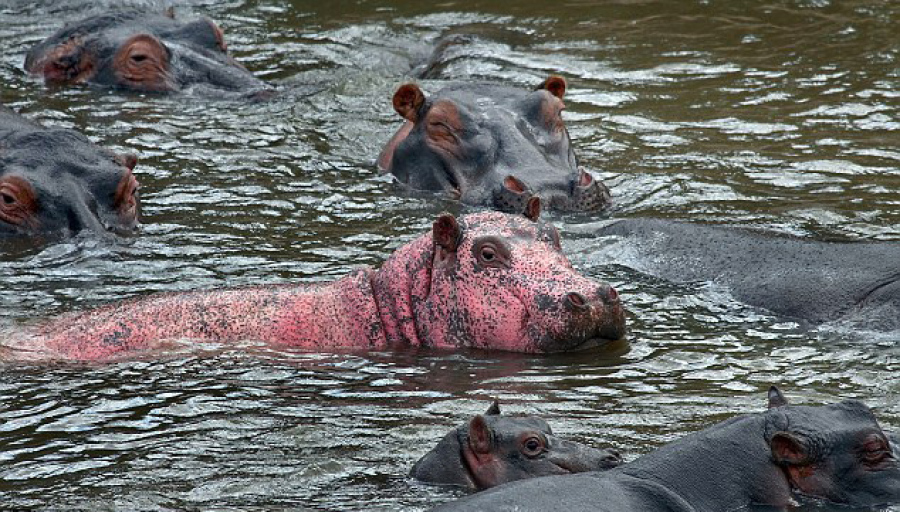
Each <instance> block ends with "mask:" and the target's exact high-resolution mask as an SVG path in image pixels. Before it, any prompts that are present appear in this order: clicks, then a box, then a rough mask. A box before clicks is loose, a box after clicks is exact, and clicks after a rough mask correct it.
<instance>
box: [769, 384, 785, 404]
mask: <svg viewBox="0 0 900 512" xmlns="http://www.w3.org/2000/svg"><path fill="white" fill-rule="evenodd" d="M785 405H788V400H787V398H786V397H785V396H784V394H783V393H782V392H781V390H780V389H778V387H776V386H772V387H770V388H769V409H774V408H776V407H783V406H785Z"/></svg>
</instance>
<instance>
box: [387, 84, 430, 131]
mask: <svg viewBox="0 0 900 512" xmlns="http://www.w3.org/2000/svg"><path fill="white" fill-rule="evenodd" d="M393 103H394V110H396V111H397V113H398V114H400V115H401V116H402V117H403V118H404V119H407V120H409V121H412V122H416V120H417V119H418V118H419V109H420V108H422V105H424V104H425V94H424V93H423V92H422V89H419V86H418V85H416V84H404V85H401V86H400V88H399V89H397V92H395V93H394V100H393Z"/></svg>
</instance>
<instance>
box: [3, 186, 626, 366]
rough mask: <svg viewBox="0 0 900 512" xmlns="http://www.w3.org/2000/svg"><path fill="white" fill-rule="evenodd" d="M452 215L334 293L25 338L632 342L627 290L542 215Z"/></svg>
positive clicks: (241, 297) (198, 298)
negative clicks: (571, 253) (589, 270)
mask: <svg viewBox="0 0 900 512" xmlns="http://www.w3.org/2000/svg"><path fill="white" fill-rule="evenodd" d="M529 205H530V206H531V207H530V208H529V210H527V211H526V213H527V215H528V217H527V218H526V217H525V216H522V215H511V214H502V213H499V212H483V213H479V214H472V215H468V216H465V217H463V218H461V219H460V220H459V221H457V219H456V218H454V217H453V216H452V215H450V214H444V215H441V216H440V217H439V218H438V219H437V220H436V221H435V223H434V227H433V230H432V232H430V233H428V234H426V235H423V236H421V237H419V238H418V239H416V240H415V241H413V242H411V243H409V244H407V245H405V246H403V247H401V248H400V249H398V250H397V251H396V252H395V253H394V254H393V255H392V256H391V257H390V258H389V259H388V260H387V261H386V262H385V264H384V265H383V266H382V267H381V268H380V269H379V270H373V269H372V268H368V267H364V268H362V269H360V270H357V271H356V272H353V273H352V274H350V275H348V276H347V277H344V278H343V279H340V280H338V281H335V282H333V283H330V284H327V285H313V286H306V285H276V286H258V287H250V288H232V289H221V290H206V291H195V292H184V293H171V294H163V295H155V296H150V297H147V298H144V299H137V300H131V301H127V302H124V303H121V304H115V305H111V306H107V307H105V308H100V309H97V310H93V311H88V312H85V313H81V314H74V315H70V316H65V317H62V318H59V319H57V320H54V321H51V322H49V323H47V324H44V325H42V326H39V327H38V328H37V329H36V330H35V331H33V332H29V333H23V334H22V335H20V336H17V337H16V340H18V341H17V342H14V343H10V344H9V345H10V346H13V347H16V349H17V350H19V353H20V354H23V357H26V356H28V355H29V354H33V355H34V356H35V357H49V358H67V359H83V360H92V359H104V358H109V357H113V356H116V355H123V354H126V353H128V352H129V351H134V350H139V349H148V348H154V347H156V346H157V345H158V344H159V342H160V341H164V340H198V341H202V340H206V341H215V342H228V341H238V340H257V341H263V342H266V343H269V344H272V345H278V346H290V347H300V348H310V349H328V348H340V347H344V348H352V347H355V348H363V349H365V348H386V347H392V346H409V345H413V346H419V345H424V346H433V347H438V348H459V347H472V348H483V349H497V350H508V351H517V352H558V351H567V350H575V349H579V348H583V347H586V346H596V345H597V344H602V343H603V342H605V341H608V340H614V339H619V338H621V337H622V336H623V334H624V325H625V320H624V311H623V308H622V304H621V302H620V301H619V298H618V294H617V293H616V291H615V289H613V288H612V287H611V286H609V285H608V284H606V283H603V282H599V281H595V280H593V279H589V278H587V277H584V276H582V275H580V274H579V273H577V272H576V271H575V269H574V268H572V265H571V263H569V261H568V260H567V259H566V257H565V256H564V255H563V254H562V252H561V250H560V246H559V235H558V232H557V231H556V228H555V227H553V226H552V225H550V224H545V223H543V222H541V221H540V220H539V219H538V217H537V212H538V211H539V208H540V207H539V201H537V200H536V199H533V200H532V201H530V202H529Z"/></svg>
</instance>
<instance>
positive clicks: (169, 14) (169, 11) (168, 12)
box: [163, 5, 175, 20]
mask: <svg viewBox="0 0 900 512" xmlns="http://www.w3.org/2000/svg"><path fill="white" fill-rule="evenodd" d="M163 16H165V17H166V18H171V19H173V20H174V19H175V6H174V5H170V6H168V7H166V8H165V10H163Z"/></svg>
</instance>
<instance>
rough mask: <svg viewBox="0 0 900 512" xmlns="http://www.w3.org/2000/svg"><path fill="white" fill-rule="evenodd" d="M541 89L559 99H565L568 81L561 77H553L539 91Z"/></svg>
mask: <svg viewBox="0 0 900 512" xmlns="http://www.w3.org/2000/svg"><path fill="white" fill-rule="evenodd" d="M540 89H545V90H547V91H548V92H549V93H550V94H552V95H554V96H556V97H557V98H559V99H563V96H565V95H566V79H565V78H563V77H561V76H557V75H551V76H550V77H548V78H547V79H546V80H544V82H543V83H542V84H541V85H539V86H538V90H540Z"/></svg>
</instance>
